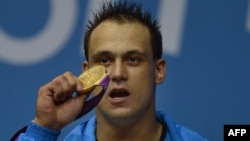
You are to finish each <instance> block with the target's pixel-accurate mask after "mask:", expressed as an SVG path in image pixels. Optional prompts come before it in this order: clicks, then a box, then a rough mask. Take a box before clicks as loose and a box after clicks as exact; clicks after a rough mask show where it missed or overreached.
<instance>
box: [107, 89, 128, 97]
mask: <svg viewBox="0 0 250 141" xmlns="http://www.w3.org/2000/svg"><path fill="white" fill-rule="evenodd" d="M127 96H129V93H128V91H126V90H123V89H120V90H112V91H111V93H110V97H111V98H122V97H127Z"/></svg>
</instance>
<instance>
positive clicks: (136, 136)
mask: <svg viewBox="0 0 250 141" xmlns="http://www.w3.org/2000/svg"><path fill="white" fill-rule="evenodd" d="M119 123H122V122H119ZM161 133H162V125H161V124H160V123H159V122H158V121H157V120H156V117H155V116H152V117H149V118H148V117H146V118H140V119H138V120H135V121H133V122H126V123H123V124H118V122H107V120H100V121H98V120H97V130H96V137H97V139H98V141H138V140H144V141H159V139H160V136H161Z"/></svg>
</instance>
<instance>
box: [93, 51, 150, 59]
mask: <svg viewBox="0 0 250 141" xmlns="http://www.w3.org/2000/svg"><path fill="white" fill-rule="evenodd" d="M128 55H140V56H146V53H145V52H143V51H141V50H128V51H126V52H125V53H124V54H122V56H128ZM102 56H115V54H114V53H113V52H112V51H108V50H101V51H98V52H96V53H94V54H93V55H92V57H91V58H93V59H97V58H99V57H102Z"/></svg>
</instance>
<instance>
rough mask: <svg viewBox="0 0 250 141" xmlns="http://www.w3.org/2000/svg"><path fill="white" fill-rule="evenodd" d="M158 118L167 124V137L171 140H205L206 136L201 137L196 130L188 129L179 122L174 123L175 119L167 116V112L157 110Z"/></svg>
mask: <svg viewBox="0 0 250 141" xmlns="http://www.w3.org/2000/svg"><path fill="white" fill-rule="evenodd" d="M156 115H157V118H158V120H160V121H161V122H164V123H165V125H166V126H167V137H168V138H171V139H172V140H178V141H179V140H181V141H207V139H206V138H204V137H202V136H201V135H200V134H198V133H197V132H195V131H193V130H191V129H188V128H186V127H184V126H182V125H180V124H177V123H175V121H174V120H173V119H172V118H171V117H169V116H168V115H167V114H165V113H163V112H160V111H158V112H157V113H156Z"/></svg>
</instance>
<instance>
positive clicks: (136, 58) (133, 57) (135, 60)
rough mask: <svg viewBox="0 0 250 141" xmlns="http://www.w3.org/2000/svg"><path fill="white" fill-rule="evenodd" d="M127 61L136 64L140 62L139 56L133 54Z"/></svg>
mask: <svg viewBox="0 0 250 141" xmlns="http://www.w3.org/2000/svg"><path fill="white" fill-rule="evenodd" d="M128 62H129V63H130V64H132V65H137V64H139V63H140V58H139V57H135V56H131V57H129V58H128Z"/></svg>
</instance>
